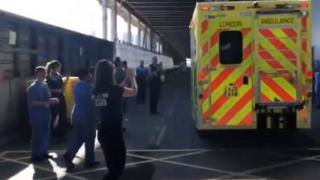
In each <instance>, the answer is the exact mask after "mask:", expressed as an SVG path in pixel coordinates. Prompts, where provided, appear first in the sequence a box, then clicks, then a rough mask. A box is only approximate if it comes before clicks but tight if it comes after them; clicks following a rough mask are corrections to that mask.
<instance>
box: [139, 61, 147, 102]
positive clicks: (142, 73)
mask: <svg viewBox="0 0 320 180" xmlns="http://www.w3.org/2000/svg"><path fill="white" fill-rule="evenodd" d="M136 75H137V78H136V79H137V85H138V89H139V91H138V95H137V103H142V104H145V103H146V90H147V78H148V68H146V67H144V61H142V60H141V61H140V66H139V67H138V68H137V70H136Z"/></svg>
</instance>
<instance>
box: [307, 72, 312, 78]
mask: <svg viewBox="0 0 320 180" xmlns="http://www.w3.org/2000/svg"><path fill="white" fill-rule="evenodd" d="M307 78H309V79H312V78H313V71H308V72H307Z"/></svg>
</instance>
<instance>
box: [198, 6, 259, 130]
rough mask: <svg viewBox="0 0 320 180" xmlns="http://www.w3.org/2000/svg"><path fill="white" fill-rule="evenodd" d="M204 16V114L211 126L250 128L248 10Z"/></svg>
mask: <svg viewBox="0 0 320 180" xmlns="http://www.w3.org/2000/svg"><path fill="white" fill-rule="evenodd" d="M208 18H209V28H208V29H209V33H210V39H209V40H208V44H207V45H208V47H209V48H208V49H209V50H208V55H209V61H210V62H209V72H210V83H209V86H208V88H207V89H206V90H205V91H204V99H205V100H208V101H209V102H210V108H209V109H208V110H207V112H206V114H205V116H206V117H209V119H210V122H211V125H212V127H213V128H214V129H241V128H248V129H249V128H254V124H253V98H254V89H253V62H252V60H253V59H252V56H253V53H252V49H253V29H252V17H251V16H250V12H247V13H245V12H241V11H237V10H228V11H220V12H216V13H214V14H213V15H212V16H208ZM205 45H206V44H205Z"/></svg>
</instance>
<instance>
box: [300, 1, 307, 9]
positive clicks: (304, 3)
mask: <svg viewBox="0 0 320 180" xmlns="http://www.w3.org/2000/svg"><path fill="white" fill-rule="evenodd" d="M299 7H300V8H303V9H307V8H309V3H308V2H301V3H300V4H299Z"/></svg>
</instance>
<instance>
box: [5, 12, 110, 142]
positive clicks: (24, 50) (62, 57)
mask: <svg viewBox="0 0 320 180" xmlns="http://www.w3.org/2000/svg"><path fill="white" fill-rule="evenodd" d="M101 58H106V59H113V43H112V42H108V41H105V40H101V39H97V38H94V37H90V36H86V35H82V34H79V33H75V32H72V31H68V30H65V29H61V28H57V27H54V26H50V25H47V24H44V23H40V22H36V21H33V20H29V19H26V18H23V17H19V16H16V15H13V14H10V13H7V12H3V11H0V98H1V101H0V137H1V136H2V135H4V134H8V133H12V132H13V131H12V130H13V129H15V128H17V127H26V125H27V124H28V122H27V121H26V120H27V118H26V116H27V111H26V110H27V107H26V96H25V82H26V80H27V79H30V78H32V75H33V69H34V67H36V66H38V65H45V64H46V62H47V61H49V60H52V59H58V60H59V61H61V62H62V64H63V72H64V74H73V73H74V72H76V70H78V69H79V68H81V67H90V66H93V65H94V64H95V63H96V62H97V61H98V60H99V59H101ZM14 132H17V131H14ZM0 142H1V139H0Z"/></svg>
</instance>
